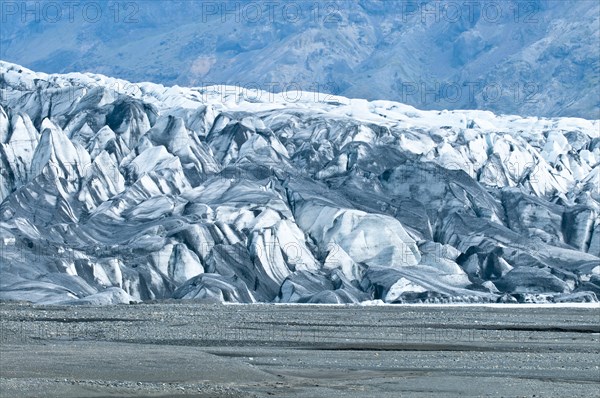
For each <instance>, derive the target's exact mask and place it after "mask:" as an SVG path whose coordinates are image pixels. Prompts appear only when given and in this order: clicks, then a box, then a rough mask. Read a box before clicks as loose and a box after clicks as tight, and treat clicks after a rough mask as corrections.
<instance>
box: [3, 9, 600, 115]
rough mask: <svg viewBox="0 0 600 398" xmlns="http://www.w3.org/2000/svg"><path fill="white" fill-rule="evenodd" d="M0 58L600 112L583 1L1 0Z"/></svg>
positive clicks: (597, 44)
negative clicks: (71, 0)
mask: <svg viewBox="0 0 600 398" xmlns="http://www.w3.org/2000/svg"><path fill="white" fill-rule="evenodd" d="M0 14H2V15H1V20H2V23H1V24H0V59H3V60H6V61H10V62H15V63H18V64H21V65H24V66H27V67H29V68H33V69H35V70H41V71H44V72H48V73H64V72H82V71H86V72H94V73H103V74H106V75H111V76H118V77H120V78H124V79H127V80H130V81H153V82H156V83H161V84H165V85H174V84H178V85H183V86H204V85H209V84H215V83H216V84H230V85H239V86H247V87H254V88H256V87H259V88H261V89H263V90H267V91H269V90H273V91H282V90H283V91H285V89H286V88H295V89H298V87H299V88H300V89H302V90H306V91H320V92H325V93H333V94H337V95H344V96H347V97H355V98H365V99H368V100H379V99H388V100H395V101H399V102H402V103H407V104H409V105H413V106H415V107H417V108H419V109H437V110H441V109H483V110H490V111H493V112H496V113H500V114H519V115H534V116H548V117H555V116H575V117H583V118H587V119H599V118H600V113H599V112H600V91H599V90H600V81H599V71H600V50H599V49H600V3H599V2H598V1H595V0H502V1H498V0H476V1H455V0H423V1H413V0H411V1H404V0H403V1H379V0H360V1H348V0H335V1H295V0H283V1H265V2H258V1H248V2H243V1H242V2H240V1H237V0H231V1H229V0H221V1H172V0H152V1H134V2H129V1H112V0H111V1H103V2H98V1H93V0H81V1H77V2H68V1H65V2H60V1H58V2H40V1H18V2H16V1H15V2H4V3H2V5H0Z"/></svg>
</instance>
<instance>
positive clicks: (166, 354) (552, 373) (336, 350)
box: [0, 303, 600, 397]
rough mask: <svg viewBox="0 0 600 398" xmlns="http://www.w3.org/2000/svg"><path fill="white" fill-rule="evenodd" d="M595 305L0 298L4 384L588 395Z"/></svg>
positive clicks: (146, 392) (283, 392) (75, 391)
mask: <svg viewBox="0 0 600 398" xmlns="http://www.w3.org/2000/svg"><path fill="white" fill-rule="evenodd" d="M599 340H600V308H598V307H596V308H524V307H518V306H515V307H512V308H489V307H406V306H396V307H390V306H386V307H357V306H336V307H333V306H317V307H308V306H295V307H294V306H274V305H259V306H223V305H206V304H195V303H190V304H187V303H186V304H143V305H123V306H113V307H83V306H73V307H40V306H29V305H20V304H6V303H5V304H1V305H0V343H1V349H0V396H1V397H21V396H27V397H38V396H56V397H107V396H173V395H188V396H199V397H238V396H239V397H252V396H258V397H263V396H264V397H266V396H275V397H375V396H376V397H406V396H411V397H412V396H415V397H431V396H444V397H449V396H450V397H451V396H462V397H480V396H494V397H495V396H505V397H515V396H520V397H567V396H568V397H592V396H599V392H600V367H599V366H600V344H598V343H599Z"/></svg>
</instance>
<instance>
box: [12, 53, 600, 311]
mask: <svg viewBox="0 0 600 398" xmlns="http://www.w3.org/2000/svg"><path fill="white" fill-rule="evenodd" d="M0 73H1V74H0V75H1V76H2V79H1V80H0V89H1V90H2V91H1V92H0V167H1V169H0V299H10V300H30V301H34V302H39V303H59V302H60V303H68V304H75V303H80V304H111V303H122V302H130V301H138V300H154V299H167V298H176V299H199V300H208V301H228V302H244V303H251V302H294V303H356V302H362V301H371V300H383V301H385V302H390V303H396V302H398V303H405V302H433V303H437V302H495V301H502V302H506V301H565V300H566V301H569V300H579V301H593V300H597V295H598V294H600V219H599V216H598V214H599V213H600V202H599V201H600V193H599V192H600V191H599V190H598V189H599V186H600V183H599V173H600V137H599V130H600V121H598V120H582V119H572V118H570V119H569V118H563V119H560V118H559V119H541V118H533V117H529V118H521V117H518V116H496V115H494V114H492V113H490V112H482V111H452V112H448V111H443V112H437V111H436V112H434V111H419V110H417V109H414V108H412V107H410V106H407V105H403V104H398V103H394V102H389V101H373V102H368V101H364V100H355V99H347V98H343V97H331V98H329V99H328V101H323V102H318V101H315V96H313V95H311V93H300V94H301V95H299V96H298V99H297V100H295V101H289V99H286V98H285V97H284V96H283V95H274V96H272V95H265V96H262V97H260V98H263V100H258V101H257V100H256V99H252V100H249V99H248V100H246V99H244V98H243V97H240V96H238V95H235V94H233V93H236V91H234V90H230V91H227V92H231V93H232V94H228V95H225V96H223V95H222V93H221V92H220V91H219V90H218V89H216V88H215V89H214V90H211V89H210V88H209V89H204V90H201V89H194V88H181V87H172V88H165V87H163V86H160V85H156V84H151V83H141V84H131V83H128V82H124V81H120V80H116V79H111V78H108V77H105V76H100V75H90V74H86V75H83V74H70V75H46V74H41V73H39V74H38V73H35V72H32V71H29V70H27V69H24V68H21V67H19V66H16V65H13V64H9V63H5V62H0ZM119 87H128V90H127V92H123V91H119V90H118V88H119ZM115 88H116V89H115ZM267 99H268V100H267Z"/></svg>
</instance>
